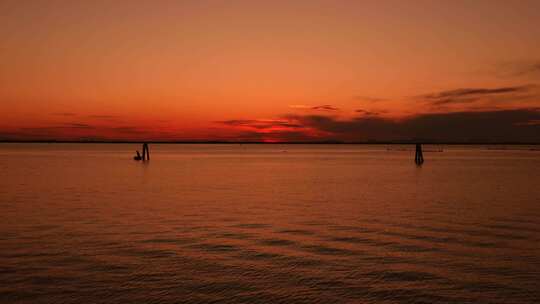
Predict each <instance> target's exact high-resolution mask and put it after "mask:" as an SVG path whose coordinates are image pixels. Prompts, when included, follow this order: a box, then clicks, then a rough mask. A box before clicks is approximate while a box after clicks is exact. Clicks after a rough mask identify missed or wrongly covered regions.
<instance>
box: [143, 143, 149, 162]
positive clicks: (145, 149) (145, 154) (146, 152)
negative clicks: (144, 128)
mask: <svg viewBox="0 0 540 304" xmlns="http://www.w3.org/2000/svg"><path fill="white" fill-rule="evenodd" d="M142 159H143V160H150V149H148V144H147V143H144V144H143V155H142Z"/></svg>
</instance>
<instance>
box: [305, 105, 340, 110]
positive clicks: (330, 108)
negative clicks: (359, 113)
mask: <svg viewBox="0 0 540 304" xmlns="http://www.w3.org/2000/svg"><path fill="white" fill-rule="evenodd" d="M311 109H312V110H320V111H339V108H337V107H334V106H333V105H328V104H327V105H322V106H315V107H312V108H311Z"/></svg>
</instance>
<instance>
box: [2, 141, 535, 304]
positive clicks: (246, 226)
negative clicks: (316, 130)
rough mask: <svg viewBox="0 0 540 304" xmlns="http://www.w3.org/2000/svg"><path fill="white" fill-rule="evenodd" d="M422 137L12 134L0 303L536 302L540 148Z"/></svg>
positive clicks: (6, 161)
mask: <svg viewBox="0 0 540 304" xmlns="http://www.w3.org/2000/svg"><path fill="white" fill-rule="evenodd" d="M388 148H389V150H388ZM425 148H426V149H427V150H428V152H425V155H424V156H425V158H426V162H425V164H424V165H423V166H422V167H416V166H415V165H414V163H413V157H414V155H413V153H414V152H413V147H407V146H382V145H381V146H360V145H350V146H349V145H338V146H332V145H328V146H325V145H307V146H303V145H151V146H150V149H151V157H152V158H151V161H150V162H147V163H141V162H135V161H133V159H132V157H133V155H134V150H136V149H139V150H140V149H141V147H140V146H139V145H124V144H101V145H97V144H96V145H93V144H82V145H81V144H0V178H1V179H0V181H1V184H0V303H210V302H219V303H538V302H540V151H534V150H529V148H531V147H523V146H522V147H509V148H508V149H496V150H493V149H488V147H484V146H468V147H459V146H453V147H446V146H445V147H442V148H443V149H444V151H443V152H435V151H436V150H438V149H439V148H441V147H425ZM533 148H534V147H533ZM429 150H431V151H433V152H429Z"/></svg>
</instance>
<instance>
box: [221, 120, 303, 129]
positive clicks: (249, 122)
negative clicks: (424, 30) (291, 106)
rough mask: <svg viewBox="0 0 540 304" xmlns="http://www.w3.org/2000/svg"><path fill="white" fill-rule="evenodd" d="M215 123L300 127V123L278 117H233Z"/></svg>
mask: <svg viewBox="0 0 540 304" xmlns="http://www.w3.org/2000/svg"><path fill="white" fill-rule="evenodd" d="M216 122H217V123H220V124H224V125H228V126H234V127H247V128H253V129H270V128H276V127H278V128H293V129H294V128H302V126H301V125H299V124H295V123H292V122H290V121H287V120H279V119H233V120H223V121H216Z"/></svg>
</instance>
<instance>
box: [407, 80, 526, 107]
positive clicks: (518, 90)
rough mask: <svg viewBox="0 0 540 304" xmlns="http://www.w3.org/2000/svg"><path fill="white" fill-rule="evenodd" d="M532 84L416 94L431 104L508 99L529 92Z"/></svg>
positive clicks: (519, 96) (521, 96)
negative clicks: (496, 98) (502, 97)
mask: <svg viewBox="0 0 540 304" xmlns="http://www.w3.org/2000/svg"><path fill="white" fill-rule="evenodd" d="M533 88H535V86H534V85H523V86H509V87H498V88H459V89H455V90H448V91H441V92H437V93H430V94H424V95H419V96H417V98H418V99H421V100H426V101H428V102H429V103H431V104H432V105H446V104H463V103H473V102H477V101H481V100H485V99H486V98H491V100H494V99H493V97H501V96H504V97H507V98H508V100H509V101H511V100H512V99H516V98H523V94H526V93H529V92H531V90H532V89H533Z"/></svg>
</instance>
